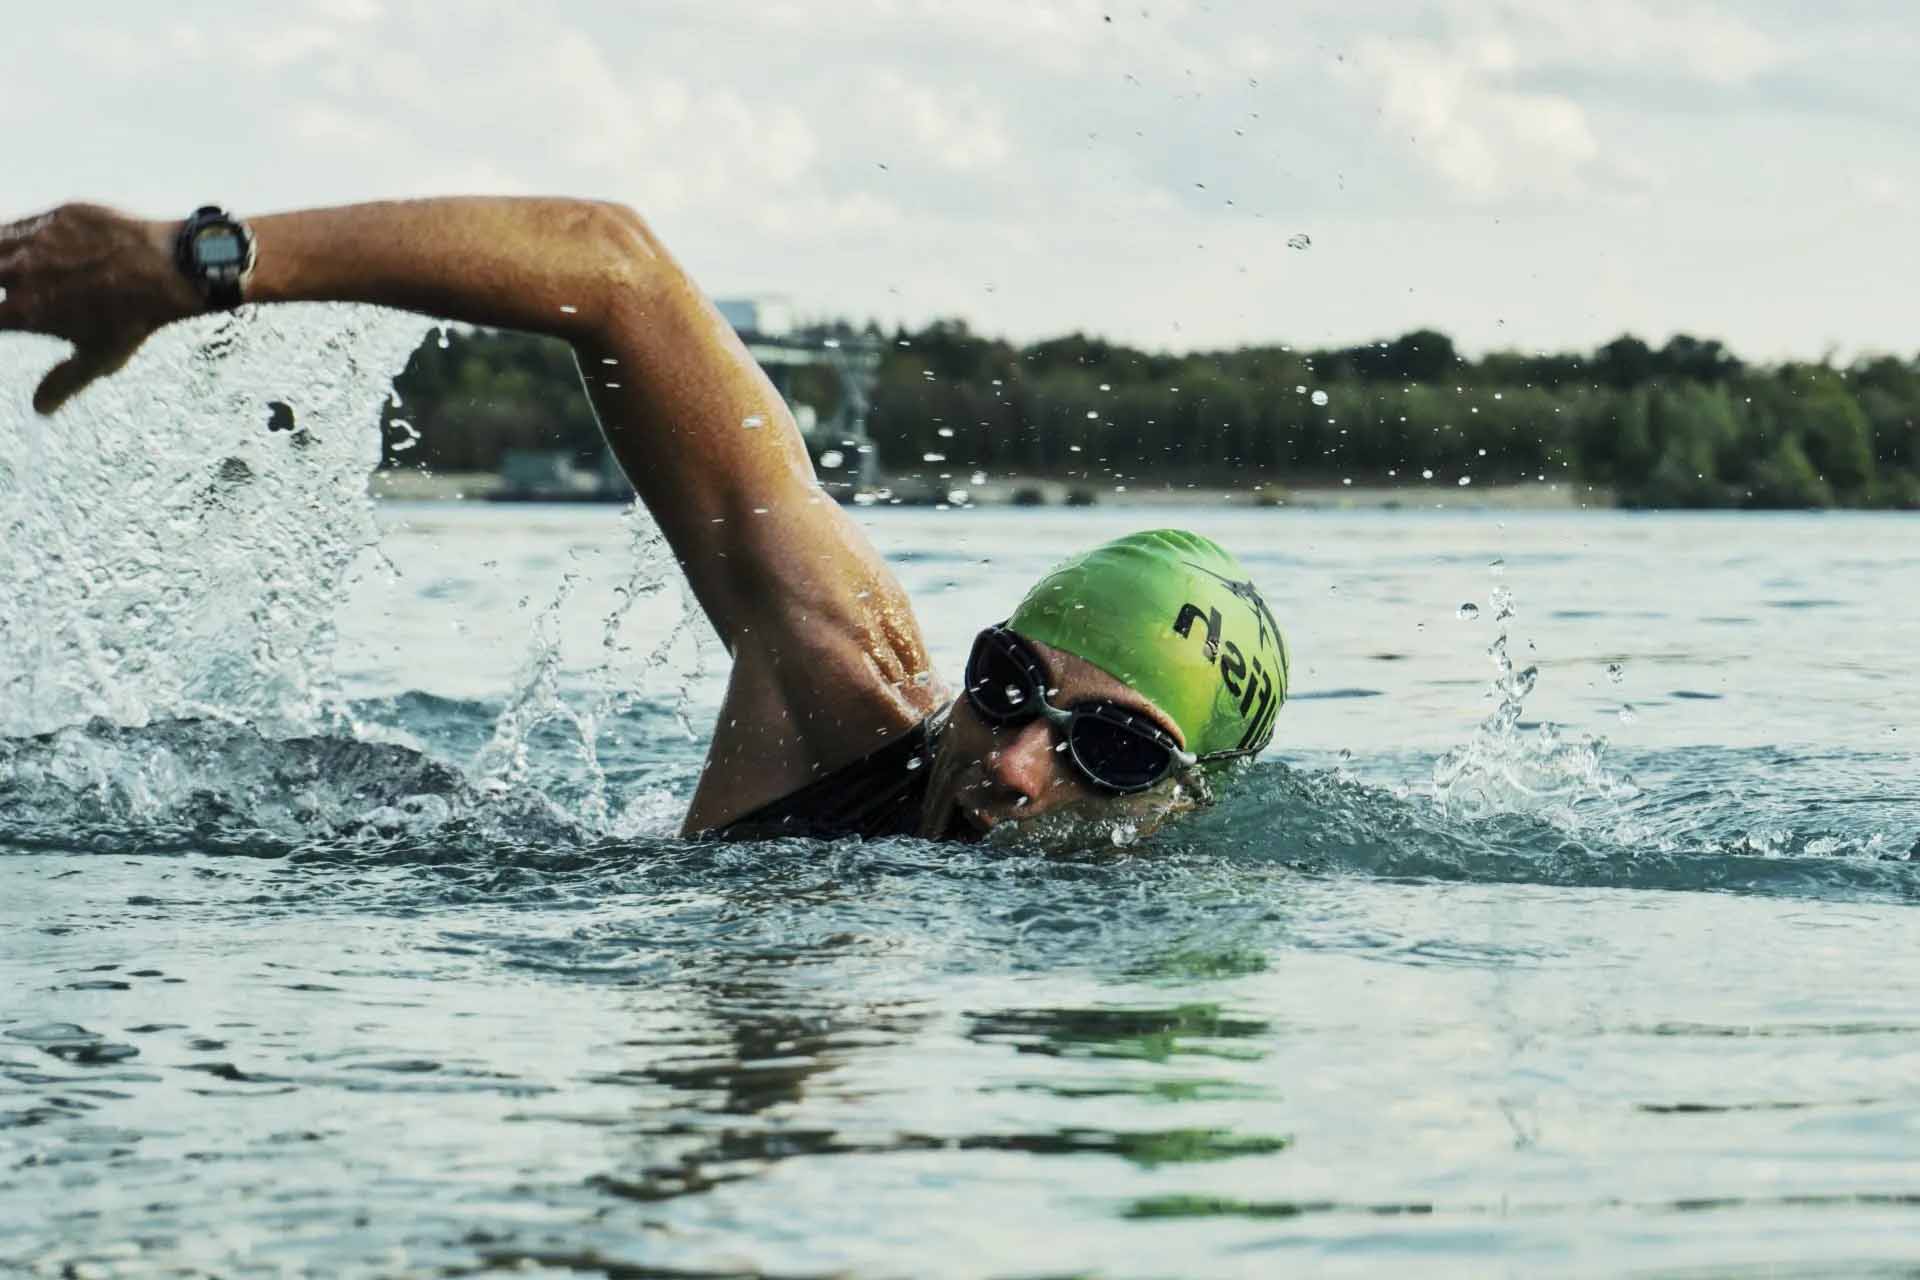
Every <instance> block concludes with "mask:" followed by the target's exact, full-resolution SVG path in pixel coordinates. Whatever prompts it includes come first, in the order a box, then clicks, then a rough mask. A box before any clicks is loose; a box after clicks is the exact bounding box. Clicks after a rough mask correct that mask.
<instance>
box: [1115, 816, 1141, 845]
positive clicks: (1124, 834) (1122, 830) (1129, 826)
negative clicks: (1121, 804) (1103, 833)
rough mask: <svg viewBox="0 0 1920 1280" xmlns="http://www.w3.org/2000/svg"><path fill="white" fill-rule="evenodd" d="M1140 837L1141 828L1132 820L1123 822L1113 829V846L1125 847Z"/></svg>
mask: <svg viewBox="0 0 1920 1280" xmlns="http://www.w3.org/2000/svg"><path fill="white" fill-rule="evenodd" d="M1139 838H1140V828H1139V827H1136V826H1135V825H1134V824H1133V823H1131V822H1122V823H1120V824H1119V825H1118V826H1116V827H1115V828H1114V829H1113V834H1112V839H1113V847H1114V848H1116V849H1124V848H1126V847H1127V846H1128V845H1130V844H1132V843H1133V842H1134V841H1135V840H1138V839H1139Z"/></svg>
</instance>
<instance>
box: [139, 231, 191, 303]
mask: <svg viewBox="0 0 1920 1280" xmlns="http://www.w3.org/2000/svg"><path fill="white" fill-rule="evenodd" d="M186 225H187V224H186V220H185V219H184V218H175V219H172V220H162V221H158V222H152V221H148V222H142V223H141V224H140V239H141V241H142V243H143V244H144V246H145V250H146V253H147V255H148V257H149V259H150V260H151V261H153V262H156V263H158V264H159V270H158V271H155V272H153V273H152V274H153V275H154V276H155V277H156V278H157V280H158V282H159V284H160V293H161V296H162V299H163V301H164V306H165V310H166V322H167V323H171V322H172V321H174V320H185V319H187V318H188V317H190V316H197V315H199V314H201V313H202V312H203V311H205V310H206V309H207V300H206V298H205V297H204V296H202V294H201V292H200V290H199V289H197V288H195V287H194V283H193V281H191V280H189V279H187V277H186V276H185V275H184V274H182V272H181V271H180V268H179V265H178V263H177V262H176V260H175V258H174V250H175V247H176V246H177V245H178V244H179V243H180V231H181V229H182V228H183V227H185V226H186Z"/></svg>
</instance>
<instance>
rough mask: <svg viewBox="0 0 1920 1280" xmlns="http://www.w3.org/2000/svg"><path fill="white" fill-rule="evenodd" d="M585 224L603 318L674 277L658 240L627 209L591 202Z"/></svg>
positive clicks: (650, 230) (610, 202)
mask: <svg viewBox="0 0 1920 1280" xmlns="http://www.w3.org/2000/svg"><path fill="white" fill-rule="evenodd" d="M585 221H586V224H587V225H586V228H585V230H586V232H587V235H588V238H589V239H590V240H591V242H592V243H593V245H594V248H595V251H596V256H597V257H598V259H599V268H600V269H599V274H600V277H601V280H602V281H603V283H604V285H605V289H606V301H607V306H606V308H605V311H606V314H608V315H612V314H614V313H616V312H618V311H619V310H620V309H621V306H622V304H623V303H624V302H626V301H628V300H630V299H632V298H634V297H635V296H645V295H646V294H648V293H650V292H652V291H654V290H657V289H658V288H659V287H660V285H661V284H662V283H663V282H664V281H665V280H666V279H667V278H668V277H669V276H670V275H671V274H672V273H673V270H674V267H673V260H672V259H671V258H669V257H668V256H667V252H666V249H665V248H664V246H662V245H661V243H660V240H659V237H657V236H655V235H654V233H653V228H652V227H650V226H648V225H647V222H646V220H645V219H644V218H642V217H641V216H640V214H639V213H638V212H637V211H636V210H634V209H633V208H631V207H630V206H628V205H624V204H618V203H615V202H613V201H592V202H590V203H588V204H587V205H586V209H585Z"/></svg>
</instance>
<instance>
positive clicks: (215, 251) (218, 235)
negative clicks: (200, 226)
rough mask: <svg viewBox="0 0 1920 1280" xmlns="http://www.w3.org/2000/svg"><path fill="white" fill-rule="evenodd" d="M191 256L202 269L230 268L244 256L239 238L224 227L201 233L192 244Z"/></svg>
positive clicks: (244, 251) (244, 252)
mask: <svg viewBox="0 0 1920 1280" xmlns="http://www.w3.org/2000/svg"><path fill="white" fill-rule="evenodd" d="M193 255H194V257H196V258H198V259H199V260H200V265H201V266H203V267H231V266H236V265H238V264H239V262H240V259H241V258H243V257H245V256H246V250H245V249H244V248H242V247H241V244H240V237H239V236H237V235H235V234H234V233H233V232H232V231H229V230H228V229H227V228H225V227H214V228H211V229H210V230H207V231H202V232H201V233H200V234H199V235H198V236H197V237H195V238H194V242H193Z"/></svg>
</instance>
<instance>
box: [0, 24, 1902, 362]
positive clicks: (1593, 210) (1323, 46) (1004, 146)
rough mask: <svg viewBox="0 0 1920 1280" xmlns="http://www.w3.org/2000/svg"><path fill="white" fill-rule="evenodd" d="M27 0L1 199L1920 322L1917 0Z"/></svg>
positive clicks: (1324, 295) (1715, 318) (988, 279)
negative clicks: (636, 233)
mask: <svg viewBox="0 0 1920 1280" xmlns="http://www.w3.org/2000/svg"><path fill="white" fill-rule="evenodd" d="M17 8H19V9H21V10H22V12H20V13H13V14H9V16H8V18H7V24H6V25H7V28H8V30H7V35H6V39H5V42H4V46H3V47H0V125H4V128H5V131H6V133H5V136H6V137H7V139H8V144H7V162H6V164H5V166H4V168H0V193H4V195H5V199H6V201H7V202H8V203H10V204H11V205H12V206H13V208H12V209H11V210H7V211H0V216H7V217H11V216H14V215H16V214H26V213H30V212H34V211H37V210H38V209H40V208H43V207H47V206H50V205H52V204H56V203H58V202H60V201H62V200H67V199H75V198H87V199H95V200H101V201H104V202H106V203H110V204H115V205H118V206H120V207H123V208H126V209H128V210H131V211H135V212H138V213H141V214H144V215H147V216H153V217H160V216H170V217H178V216H184V215H185V214H186V213H187V212H189V211H190V210H191V209H192V208H193V207H194V206H196V205H198V204H201V203H207V202H217V203H224V204H226V205H228V206H229V207H231V208H233V209H235V210H236V211H239V212H242V213H246V212H267V211H272V210H279V209H286V208H295V207H301V206H308V205H320V204H335V203H344V202H348V201H355V200H364V199H374V198H392V197H405V196H418V195H431V194H443V193H452V192H461V193H472V192H500V193H525V192H540V193H558V194H576V195H583V196H595V197H601V198H610V199H617V200H621V201H624V202H626V203H628V204H630V205H632V206H633V207H634V208H635V209H637V210H639V211H640V212H641V213H642V214H643V215H644V216H645V217H646V218H647V219H648V221H649V222H650V223H651V224H652V225H653V227H654V228H655V230H656V231H657V232H658V233H659V234H660V235H661V236H662V237H663V238H664V239H665V240H666V242H667V243H668V244H669V246H671V247H672V249H673V250H674V252H675V254H676V255H677V256H678V257H679V258H680V260H681V261H682V262H683V263H684V264H685V265H686V266H687V267H688V268H689V269H690V270H691V271H692V273H693V274H694V276H695V278H696V279H698V280H699V281H700V282H701V283H702V285H703V286H704V287H705V288H706V289H707V290H708V291H709V292H710V293H713V294H715V295H719V296H734V295H740V294H775V295H784V296H785V297H787V298H788V299H789V300H790V301H791V305H792V306H793V307H794V309H795V310H796V311H797V312H799V313H800V314H802V315H805V316H816V317H826V316H846V317H849V318H853V319H856V320H866V319H869V318H873V319H878V320H880V321H881V322H882V323H884V324H888V325H892V324H895V323H907V324H916V323H919V322H922V321H925V320H927V319H930V318H933V317H959V318H962V319H964V320H966V321H967V322H968V323H969V324H971V325H972V326H973V327H974V328H975V329H976V330H979V331H983V332H987V333H994V334H1004V335H1007V336H1009V337H1013V338H1016V339H1021V340H1030V339H1034V338H1038V337H1046V336H1053V335H1057V334H1061V333H1067V332H1072V331H1083V332H1087V333H1093V334H1098V335H1101V336H1105V337H1108V338H1112V339H1116V340H1120V341H1125V342H1129V343H1133V344H1136V345H1140V346H1144V347H1147V348H1151V349H1166V350H1176V351H1179V350H1191V349H1197V348H1198V349H1203V348H1211V347H1227V346H1239V345H1243V344H1265V343H1293V344H1296V345H1311V346H1320V345H1333V344H1346V343H1353V342H1361V341H1370V340H1374V339H1379V338H1385V337H1390V336H1393V335H1395V334H1398V333H1401V332H1404V331H1406V330H1409V329H1412V328H1416V327H1421V326H1431V327H1435V328H1439V329H1443V330H1445V331H1447V332H1449V333H1451V334H1452V335H1454V337H1455V338H1456V340H1457V341H1458V342H1459V343H1460V344H1461V345H1462V346H1463V347H1465V348H1466V349H1468V350H1472V351H1484V350H1487V349H1493V348H1501V349H1505V348H1513V349H1521V350H1536V349H1547V350H1562V349H1587V348H1592V347H1594V346H1597V345H1598V344H1600V343H1602V342H1605V341H1607V340H1608V339H1610V338H1612V337H1613V336H1615V335H1617V334H1619V333H1621V332H1627V331H1631V332H1634V333H1637V334H1639V335H1641V336H1642V337H1645V338H1648V339H1650V340H1652V341H1655V342H1656V343H1657V342H1659V341H1663V340H1664V339H1665V338H1666V337H1667V336H1668V335H1670V334H1672V333H1674V332H1677V331H1678V332H1688V333H1692V334H1694V335H1696V336H1701V337H1717V338H1720V339H1722V340H1724V341H1726V342H1727V343H1728V344H1729V345H1730V346H1731V347H1732V348H1733V349H1734V350H1735V351H1736V352H1738V353H1740V354H1741V355H1743V356H1746V357H1748V358H1750V359H1779V358H1786V357H1796V358H1802V357H1805V358H1812V357H1819V356H1821V355H1823V354H1826V353H1829V352H1833V353H1836V354H1838V355H1839V356H1840V357H1842V358H1850V357H1851V356H1853V355H1856V354H1860V353H1863V352H1877V351H1894V352H1898V353H1901V354H1905V355H1912V354H1913V353H1915V352H1916V351H1920V326H1916V321H1915V317H1916V307H1915V299H1916V297H1920V252H1917V251H1916V248H1915V244H1916V236H1915V229H1916V214H1920V75H1916V73H1915V65H1916V51H1917V50H1920V6H1916V5H1914V4H1913V3H1912V0H1831V2H1829V3H1826V4H1821V5H1811V4H1806V3H1800V2H1795V3H1785V2H1778V3H1776V2H1775V0H1750V2H1744V3H1733V2H1731V0H1722V2H1719V3H1688V2H1687V0H1526V2H1525V3H1515V4H1505V3H1499V2H1497V0H1416V2H1406V3H1402V2H1401V0H1335V2H1332V3H1318V2H1314V3H1289V2H1287V0H1264V2H1261V0H1254V2H1250V3H1238V2H1235V3H1228V2H1225V0H1218V2H1211V3H1202V2H1201V0H1144V2H1142V0H1128V2H1127V3H1124V4H1123V3H1120V2H1119V0H1097V2H1096V0H1087V2H1081V0H968V3H964V4H956V3H953V2H952V0H836V2H835V3H832V4H827V3H821V2H819V0H814V2H811V3H800V2H799V0H691V2H687V3H682V2H680V0H626V2H608V3H586V2H582V3H554V4H536V3H525V2H524V0H523V2H521V3H506V4H490V3H460V4H446V3H442V4H436V5H423V4H403V3H382V2H380V0H286V2H282V3H276V4H275V5H272V6H236V5H232V4H224V5H212V4H204V3H199V2H198V0H182V2H178V3H166V4H153V3H150V2H149V0H142V2H140V3H132V2H129V0H95V2H92V3H80V4H70V5H36V6H32V7H31V8H30V9H29V8H28V7H26V6H17ZM1290 245H1298V246H1303V247H1290Z"/></svg>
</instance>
